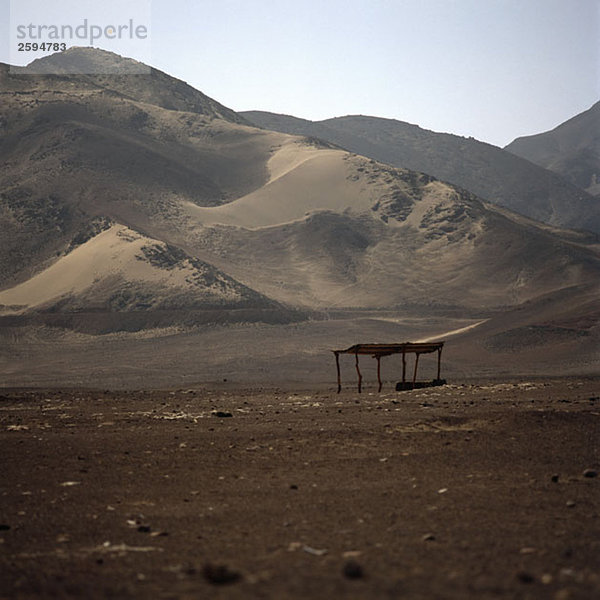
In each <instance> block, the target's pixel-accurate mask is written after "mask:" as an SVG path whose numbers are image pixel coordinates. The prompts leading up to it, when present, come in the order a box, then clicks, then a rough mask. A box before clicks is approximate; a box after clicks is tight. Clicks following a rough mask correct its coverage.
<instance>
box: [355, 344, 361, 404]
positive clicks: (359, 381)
mask: <svg viewBox="0 0 600 600" xmlns="http://www.w3.org/2000/svg"><path fill="white" fill-rule="evenodd" d="M354 356H355V358H356V362H355V364H356V372H357V373H358V393H359V394H360V393H361V392H362V375H361V374H360V369H359V368H358V352H355V353H354Z"/></svg>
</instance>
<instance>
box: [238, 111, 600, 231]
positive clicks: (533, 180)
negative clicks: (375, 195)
mask: <svg viewBox="0 0 600 600" xmlns="http://www.w3.org/2000/svg"><path fill="white" fill-rule="evenodd" d="M242 114H243V116H244V117H245V118H247V119H248V120H249V121H251V122H253V123H254V124H256V125H257V126H259V127H264V128H265V129H271V130H275V131H281V132H284V133H291V134H296V135H306V136H314V137H317V138H320V139H323V140H327V141H329V142H332V143H334V144H337V145H339V146H341V147H343V148H345V149H347V150H350V151H351V152H356V153H357V154H362V155H364V156H368V157H370V158H373V159H375V160H378V161H381V162H385V163H387V164H390V165H393V166H397V167H404V168H407V169H412V170H415V171H422V172H424V173H429V174H431V175H433V176H434V177H437V178H439V179H442V180H443V181H448V182H451V183H453V184H455V185H458V186H460V187H463V188H465V189H468V190H469V191H471V192H473V193H475V194H477V195H478V196H479V197H481V198H483V199H485V200H488V201H489V202H493V203H494V204H498V205H500V206H504V207H506V208H509V209H510V210H513V211H515V212H519V213H521V214H523V215H525V216H528V217H530V218H532V219H536V220H539V221H542V222H544V223H548V224H552V225H556V226H559V227H570V228H578V229H588V230H590V231H594V232H600V205H599V204H598V202H596V200H595V199H594V198H592V197H591V196H590V195H589V194H587V193H586V192H585V191H583V190H582V189H580V188H578V187H576V185H574V184H573V183H571V182H569V181H567V180H565V179H563V178H562V177H560V176H558V175H557V174H555V173H553V172H550V171H548V170H546V169H543V168H541V167H539V166H537V165H534V164H532V163H531V162H529V161H527V160H524V159H522V158H520V157H517V156H515V155H514V154H512V153H510V152H506V151H504V150H501V149H500V148H497V147H495V146H492V145H490V144H485V143H483V142H479V141H477V140H475V139H473V138H463V137H460V136H456V135H451V134H447V133H435V132H433V131H428V130H426V129H421V128H420V127H418V126H417V125H411V124H409V123H403V122H401V121H396V120H393V119H381V118H377V117H367V116H347V117H339V118H335V119H327V120H324V121H317V122H313V121H306V120H303V119H298V118H296V117H290V116H286V115H277V114H273V113H267V112H261V111H249V112H244V113H242Z"/></svg>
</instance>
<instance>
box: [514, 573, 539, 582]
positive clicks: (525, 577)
mask: <svg viewBox="0 0 600 600" xmlns="http://www.w3.org/2000/svg"><path fill="white" fill-rule="evenodd" d="M517 579H518V580H519V581H520V582H521V583H533V582H534V581H535V577H534V576H533V575H532V574H531V573H527V572H526V571H519V572H518V573H517Z"/></svg>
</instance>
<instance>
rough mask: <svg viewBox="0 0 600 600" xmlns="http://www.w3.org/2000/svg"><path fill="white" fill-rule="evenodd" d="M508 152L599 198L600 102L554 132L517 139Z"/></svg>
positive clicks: (507, 148) (508, 148)
mask: <svg viewBox="0 0 600 600" xmlns="http://www.w3.org/2000/svg"><path fill="white" fill-rule="evenodd" d="M505 150H508V151H509V152H512V153H513V154H516V155H517V156H521V157H522V158H526V159H527V160H529V161H531V162H533V163H535V164H536V165H540V166H541V167H544V168H545V169H549V170H551V171H554V172H555V173H558V174H560V175H562V176H563V177H565V178H566V179H568V180H569V181H571V182H572V183H574V184H575V185H578V186H579V187H581V188H583V189H585V190H587V191H588V192H589V193H590V194H592V195H594V196H600V102H596V104H594V105H593V106H592V107H591V108H590V109H588V110H586V111H585V112H583V113H581V114H579V115H577V116H575V117H573V118H572V119H569V120H568V121H566V122H565V123H563V124H562V125H559V126H558V127H556V128H554V129H553V130H552V131H547V132H545V133H539V134H537V135H530V136H526V137H520V138H517V139H516V140H514V141H513V142H511V143H510V144H509V145H508V146H506V148H505Z"/></svg>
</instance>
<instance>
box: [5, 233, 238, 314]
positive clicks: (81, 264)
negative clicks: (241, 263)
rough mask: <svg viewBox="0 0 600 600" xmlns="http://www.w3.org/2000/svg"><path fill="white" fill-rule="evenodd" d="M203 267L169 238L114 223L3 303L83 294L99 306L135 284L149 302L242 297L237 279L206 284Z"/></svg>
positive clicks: (19, 305) (13, 308) (37, 302)
mask: <svg viewBox="0 0 600 600" xmlns="http://www.w3.org/2000/svg"><path fill="white" fill-rule="evenodd" d="M207 267H208V266H207ZM209 270H210V268H209ZM202 271H203V269H202V266H199V265H198V264H197V263H194V262H193V261H192V260H190V259H186V258H185V257H184V256H181V255H180V253H177V252H176V253H175V254H174V255H173V254H172V250H170V249H169V247H168V246H167V245H166V244H165V243H164V242H160V241H157V240H153V239H150V238H148V237H146V236H143V235H141V234H139V233H137V232H136V231H134V230H132V229H130V228H128V227H126V226H124V225H120V224H114V225H112V226H111V227H110V228H109V229H107V230H106V231H103V232H101V233H99V234H98V235H96V236H94V237H93V238H92V239H90V240H88V241H87V242H85V243H83V244H82V245H80V246H79V247H77V248H75V249H74V250H73V251H71V252H69V253H68V254H67V255H65V256H63V257H61V258H59V259H58V260H57V261H56V262H55V263H54V264H52V265H51V266H50V267H48V268H47V269H46V270H44V271H42V272H41V273H39V274H37V275H35V276H34V277H32V278H31V279H29V280H27V281H26V282H24V283H22V284H20V285H17V286H15V287H13V288H10V289H8V290H4V291H3V292H0V305H4V308H3V310H2V312H3V313H4V314H10V313H18V312H23V311H25V310H28V309H32V308H40V307H44V306H49V305H51V304H55V303H57V302H58V301H60V300H62V299H68V298H77V297H82V296H83V297H86V298H87V299H88V302H89V303H91V304H92V305H98V304H100V303H102V302H103V301H104V302H106V301H107V299H110V298H112V297H113V296H114V295H115V294H119V293H125V292H127V291H129V290H131V289H135V287H136V286H143V288H144V289H145V295H146V296H149V298H148V299H147V300H146V302H148V301H149V302H150V303H157V302H158V301H160V298H161V296H164V295H165V294H167V295H169V294H176V293H185V292H188V293H195V294H196V295H198V294H201V295H203V296H204V297H205V300H209V301H211V300H212V301H215V300H220V301H230V302H231V301H233V302H235V301H238V300H240V299H241V297H242V294H241V293H240V290H239V289H235V285H231V283H233V282H232V280H229V282H227V279H228V278H221V280H219V279H218V277H217V278H215V280H214V281H210V282H208V283H207V282H204V281H202V277H203V276H206V275H207V273H206V272H202ZM208 279H212V277H209V278H208ZM227 283H230V285H229V286H227V285H226V284H227ZM138 308H139V307H138Z"/></svg>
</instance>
